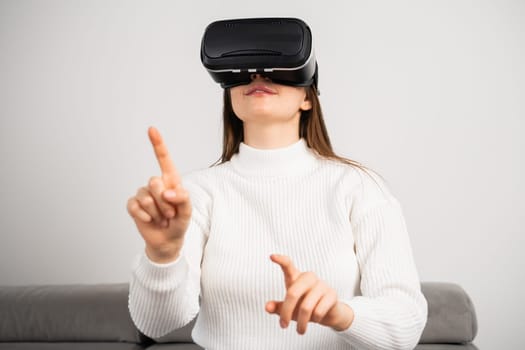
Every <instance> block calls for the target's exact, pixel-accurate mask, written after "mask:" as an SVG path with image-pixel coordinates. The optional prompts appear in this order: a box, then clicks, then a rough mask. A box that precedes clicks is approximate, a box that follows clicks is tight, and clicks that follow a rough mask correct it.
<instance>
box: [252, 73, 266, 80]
mask: <svg viewBox="0 0 525 350" xmlns="http://www.w3.org/2000/svg"><path fill="white" fill-rule="evenodd" d="M259 78H261V79H265V80H270V78H268V77H265V76H263V75H261V74H259V73H252V74H250V79H251V80H255V79H259Z"/></svg>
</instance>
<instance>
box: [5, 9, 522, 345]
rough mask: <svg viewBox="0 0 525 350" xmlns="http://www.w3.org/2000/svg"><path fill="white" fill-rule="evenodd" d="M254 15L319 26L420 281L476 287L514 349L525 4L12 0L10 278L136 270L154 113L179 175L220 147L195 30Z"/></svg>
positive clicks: (327, 79) (341, 130)
mask: <svg viewBox="0 0 525 350" xmlns="http://www.w3.org/2000/svg"><path fill="white" fill-rule="evenodd" d="M255 16H293V17H300V18H303V19H304V20H306V22H307V23H309V25H310V27H311V28H312V31H313V33H314V37H315V40H316V42H315V46H316V53H317V58H318V62H319V67H320V82H319V84H320V89H321V102H322V104H323V108H324V112H325V118H326V123H327V126H328V128H329V131H330V134H331V138H332V142H333V144H334V146H335V149H336V151H337V152H339V153H340V154H341V155H344V156H347V157H350V158H352V159H355V160H358V161H361V162H363V163H364V164H366V165H368V166H370V167H372V168H374V169H375V170H377V171H379V172H380V173H381V174H382V175H383V176H384V177H385V178H386V179H387V180H388V182H389V184H390V187H391V189H392V191H393V193H394V194H395V195H396V196H397V198H398V199H399V200H400V201H401V203H402V204H403V206H404V211H405V215H406V220H407V225H408V228H409V231H410V232H409V233H410V237H411V242H412V244H413V249H414V254H415V259H416V263H417V267H418V270H419V272H420V276H421V279H422V281H447V282H454V283H458V284H460V285H461V286H462V287H463V288H464V289H465V290H466V291H467V292H468V293H469V295H470V296H471V298H472V300H473V302H474V303H475V306H476V308H477V314H478V320H479V332H478V337H477V338H476V340H475V343H476V344H477V345H478V346H479V347H480V348H482V349H496V348H500V347H501V344H506V348H519V347H521V346H522V339H521V336H520V334H521V331H522V330H521V327H522V326H523V319H524V317H523V314H524V313H525V307H524V302H523V299H522V296H523V295H524V294H525V283H524V282H525V274H524V273H523V271H522V266H523V265H522V264H523V262H524V259H523V253H522V250H523V247H524V246H525V244H524V243H525V240H524V236H525V232H524V226H523V217H524V214H525V205H524V201H523V198H524V197H525V193H524V186H523V180H520V179H523V178H524V164H523V161H524V157H523V150H524V141H523V138H522V136H523V135H524V133H525V130H524V126H523V119H524V117H525V110H524V107H525V102H524V101H525V64H524V62H525V48H524V46H525V24H524V23H525V21H524V18H525V2H523V1H497V0H493V1H466V0H449V1H416V0H414V1H380V2H378V1H373V2H371V1H367V2H365V1H334V2H332V3H330V2H327V1H304V0H303V1H288V2H284V1H265V2H264V6H261V4H260V3H259V2H256V3H253V2H245V1H210V2H208V3H206V4H204V3H201V2H194V3H193V4H190V3H189V2H186V1H184V2H182V1H181V2H176V1H20V0H12V1H6V0H0V167H1V172H0V284H4V285H20V284H41V283H52V284H55V283H112V282H123V281H127V280H128V279H129V274H130V263H131V261H132V259H133V257H134V256H135V254H136V253H137V252H138V251H140V250H141V249H142V247H143V243H142V241H141V238H140V236H139V234H138V233H137V231H136V229H135V227H134V224H133V222H132V220H131V218H129V216H128V214H127V211H126V201H127V199H128V197H130V196H132V195H134V194H135V191H136V189H137V188H138V187H140V186H143V185H145V184H146V182H147V180H148V179H149V177H150V176H152V175H157V174H158V173H159V170H158V168H157V165H156V163H155V159H154V157H153V151H152V149H151V147H150V145H149V141H148V138H147V133H146V131H147V127H148V126H149V125H155V126H157V127H158V128H159V129H160V130H161V132H162V133H163V134H164V136H165V138H166V139H167V143H168V146H169V148H170V151H171V153H172V156H173V158H174V161H175V163H176V164H177V165H178V167H179V170H180V171H181V172H183V173H184V172H187V171H190V170H193V169H197V168H203V167H207V166H208V165H210V164H211V163H213V162H214V161H215V160H216V159H217V158H218V157H219V154H220V153H219V152H220V145H221V124H220V117H221V115H220V112H221V107H222V100H221V96H222V94H221V89H220V87H219V86H218V85H215V83H213V81H212V80H211V78H210V77H209V76H208V75H207V73H206V72H205V70H204V68H203V67H202V66H201V63H200V60H199V47H200V39H201V36H202V34H203V31H204V28H205V26H206V25H207V24H208V23H210V22H211V21H213V20H216V19H222V18H235V17H255Z"/></svg>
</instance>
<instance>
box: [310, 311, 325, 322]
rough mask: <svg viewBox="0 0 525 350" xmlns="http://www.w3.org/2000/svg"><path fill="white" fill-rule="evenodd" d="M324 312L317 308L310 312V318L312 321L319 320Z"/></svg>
mask: <svg viewBox="0 0 525 350" xmlns="http://www.w3.org/2000/svg"><path fill="white" fill-rule="evenodd" d="M323 316H324V312H323V310H321V309H319V308H317V309H315V310H314V311H313V312H312V320H313V321H314V322H320V321H321V320H322V319H323Z"/></svg>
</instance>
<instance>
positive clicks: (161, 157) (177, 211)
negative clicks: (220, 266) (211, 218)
mask: <svg viewBox="0 0 525 350" xmlns="http://www.w3.org/2000/svg"><path fill="white" fill-rule="evenodd" d="M148 135H149V139H150V141H151V144H152V145H153V149H154V151H155V156H156V157H157V160H158V162H159V165H160V169H161V172H162V176H161V177H158V176H153V177H151V178H150V180H149V182H148V185H147V186H144V187H141V188H139V189H138V191H137V194H136V195H135V196H134V197H131V198H130V199H129V200H128V205H127V209H128V213H129V214H130V215H131V217H132V218H133V219H134V220H135V224H136V225H137V228H138V230H139V232H140V234H141V235H142V238H143V239H144V241H145V242H146V254H147V255H148V257H149V258H150V259H151V260H152V261H154V262H157V263H167V262H170V261H173V260H175V259H176V258H177V257H178V256H179V252H180V249H181V248H182V244H183V241H184V235H185V233H186V230H187V228H188V225H189V223H190V219H191V202H190V198H189V194H188V192H187V191H186V190H185V189H184V188H183V187H182V184H181V179H180V176H179V174H178V172H177V169H176V168H175V165H174V164H173V162H172V161H171V158H170V156H169V153H168V149H167V147H166V145H165V144H164V142H163V140H162V137H161V136H160V133H159V132H158V131H157V129H155V128H154V127H150V128H149V129H148Z"/></svg>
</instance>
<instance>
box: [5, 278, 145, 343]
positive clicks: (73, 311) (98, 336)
mask: <svg viewBox="0 0 525 350" xmlns="http://www.w3.org/2000/svg"><path fill="white" fill-rule="evenodd" d="M127 300H128V284H127V283H122V284H106V285H105V284H99V285H42V286H16V287H13V286H9V287H6V286H4V287H0V315H2V316H1V317H0V342H20V341H24V342H32V341H52V342H63V341H69V342H77V341H89V342H93V341H95V342H108V341H117V342H130V343H140V342H141V341H142V339H143V337H142V335H141V334H140V333H139V331H138V330H137V329H136V327H135V325H134V324H133V322H132V320H131V317H130V315H129V312H128V306H127Z"/></svg>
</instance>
